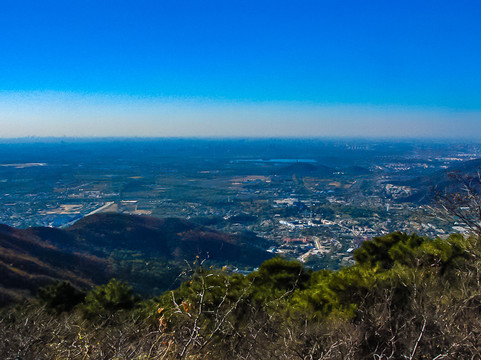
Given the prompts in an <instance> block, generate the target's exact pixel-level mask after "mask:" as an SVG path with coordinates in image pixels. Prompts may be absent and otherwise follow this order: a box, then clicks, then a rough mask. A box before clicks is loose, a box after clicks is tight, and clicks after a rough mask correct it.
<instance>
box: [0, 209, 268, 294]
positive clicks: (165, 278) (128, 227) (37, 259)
mask: <svg viewBox="0 0 481 360" xmlns="http://www.w3.org/2000/svg"><path fill="white" fill-rule="evenodd" d="M263 246H265V240H263V239H259V238H256V237H252V236H240V235H229V234H225V233H221V232H218V231H214V230H211V229H208V228H206V227H203V226H200V225H197V224H194V223H192V222H189V221H187V220H182V219H177V218H166V219H160V218H154V217H148V216H135V215H123V214H108V213H103V214H95V215H91V216H88V217H85V218H83V219H81V220H80V221H78V222H77V223H76V224H74V225H72V226H70V227H69V228H67V229H55V228H40V227H39V228H30V229H25V230H21V229H15V228H12V227H9V226H7V225H0V303H6V302H9V301H10V300H12V297H13V295H12V294H17V295H18V296H22V295H29V294H34V293H35V291H36V289H37V288H38V287H39V286H44V285H46V284H48V283H51V282H53V281H55V280H68V281H70V282H72V283H73V284H74V285H76V286H79V287H89V286H91V285H93V284H99V283H103V282H105V281H106V280H107V279H108V278H109V277H112V276H116V277H119V278H121V279H122V280H126V281H130V282H133V284H132V285H134V287H136V288H137V289H138V290H140V291H142V292H143V293H149V291H150V290H149V289H153V288H154V287H156V288H157V290H158V291H160V290H162V289H165V288H166V287H168V286H169V284H170V283H171V282H172V279H175V278H176V277H177V275H179V269H180V268H181V267H182V266H184V265H183V264H184V261H185V260H187V261H194V260H195V259H197V258H201V259H208V260H210V261H213V262H217V263H222V264H225V263H230V264H234V265H237V266H243V267H245V266H247V267H254V266H258V265H259V264H261V263H262V262H263V261H264V260H266V259H268V258H270V257H271V255H270V254H269V253H268V252H266V251H265V250H264V249H263V248H262V247H263ZM118 254H121V256H120V257H119V256H118ZM2 289H3V290H2Z"/></svg>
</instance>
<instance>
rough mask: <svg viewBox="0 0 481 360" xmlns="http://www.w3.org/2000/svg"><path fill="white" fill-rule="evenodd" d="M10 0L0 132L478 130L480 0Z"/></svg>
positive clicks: (425, 133) (1, 54)
mask: <svg viewBox="0 0 481 360" xmlns="http://www.w3.org/2000/svg"><path fill="white" fill-rule="evenodd" d="M0 7H1V8H0V125H1V130H0V131H1V132H0V137H17V136H32V135H33V136H63V135H66V136H126V135H133V136H230V137H232V136H343V135H344V136H382V137H393V136H402V137H417V136H419V137H477V138H481V65H480V64H481V21H480V20H479V19H481V4H480V3H479V2H477V1H456V2H454V1H442V0H438V1H368V0H366V1H341V0H340V1H333V0H331V1H321V0H319V1H259V0H258V1H250V0H243V1H234V0H231V1H209V0H203V1H178V0H177V1H119V0H117V1H101V0H97V1H88V0H84V1H73V0H72V1H48V0H47V1H22V0H11V1H10V0H7V1H2V3H1V4H0ZM477 134H480V135H477Z"/></svg>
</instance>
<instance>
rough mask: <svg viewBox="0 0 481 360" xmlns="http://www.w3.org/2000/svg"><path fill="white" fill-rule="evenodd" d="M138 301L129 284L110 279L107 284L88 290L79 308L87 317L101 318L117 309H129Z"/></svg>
mask: <svg viewBox="0 0 481 360" xmlns="http://www.w3.org/2000/svg"><path fill="white" fill-rule="evenodd" d="M138 301H139V298H138V296H137V295H135V293H134V292H133V290H132V288H131V287H130V286H129V285H127V284H126V283H124V282H120V281H118V280H116V279H112V280H110V281H109V283H108V284H106V285H100V286H97V287H95V288H93V289H92V290H91V291H89V292H88V293H87V295H86V296H85V302H84V304H83V306H82V307H81V309H82V312H83V314H84V316H85V317H87V318H95V317H101V318H102V317H106V316H109V315H111V314H112V313H114V312H116V311H119V310H130V309H132V308H133V307H134V305H135V304H136V303H137V302H138Z"/></svg>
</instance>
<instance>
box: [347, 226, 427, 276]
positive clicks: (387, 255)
mask: <svg viewBox="0 0 481 360" xmlns="http://www.w3.org/2000/svg"><path fill="white" fill-rule="evenodd" d="M426 240H427V239H426V238H423V237H420V236H418V235H416V234H412V235H407V234H405V233H401V232H394V233H391V234H387V235H384V236H378V237H374V238H373V239H372V240H368V241H364V242H363V243H362V245H361V247H360V248H359V249H357V250H355V251H354V260H356V262H357V263H358V264H359V265H361V266H367V267H371V268H376V267H379V268H380V269H383V270H388V269H390V268H391V267H392V266H393V265H394V263H396V262H399V263H402V264H405V265H413V261H414V258H415V255H414V251H415V249H416V248H418V247H419V246H420V245H421V244H422V243H423V242H424V241H426Z"/></svg>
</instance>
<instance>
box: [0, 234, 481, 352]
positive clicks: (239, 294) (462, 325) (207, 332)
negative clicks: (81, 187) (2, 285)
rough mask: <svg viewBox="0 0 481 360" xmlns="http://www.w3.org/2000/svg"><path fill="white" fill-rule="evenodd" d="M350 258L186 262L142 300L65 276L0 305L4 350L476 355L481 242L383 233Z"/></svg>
mask: <svg viewBox="0 0 481 360" xmlns="http://www.w3.org/2000/svg"><path fill="white" fill-rule="evenodd" d="M354 258H355V260H356V264H355V265H353V266H350V267H346V268H343V269H341V270H338V271H327V270H323V271H315V272H313V271H310V270H308V269H305V268H304V267H303V266H302V265H301V264H300V263H297V262H294V261H287V260H284V259H281V258H274V259H270V260H267V261H266V262H264V263H263V264H262V266H260V268H259V269H258V270H257V271H254V272H252V273H250V274H248V275H246V276H244V275H240V274H230V273H227V272H225V271H223V270H222V269H215V268H211V267H206V266H205V263H204V262H203V261H202V260H201V259H197V260H194V262H193V263H191V270H190V273H189V274H190V277H189V278H188V279H187V280H186V281H184V282H183V283H182V284H181V286H180V287H179V288H177V289H176V290H173V291H168V292H166V293H164V294H163V295H161V296H159V297H154V298H148V299H141V298H140V297H138V296H136V295H135V294H134V293H133V291H132V290H131V288H130V287H129V286H128V285H127V284H125V283H122V282H119V281H116V280H112V281H110V282H109V283H108V284H107V285H102V286H98V287H95V288H93V289H92V290H90V291H89V292H87V293H84V292H81V291H78V290H76V289H75V288H74V287H72V286H71V285H69V284H65V283H59V284H56V285H54V286H50V287H47V288H44V289H43V290H42V291H40V293H39V297H38V299H37V300H35V301H31V302H28V303H24V304H21V305H18V306H16V307H15V308H9V309H4V310H3V313H2V315H1V319H2V321H1V322H0V333H2V334H3V336H2V337H3V339H5V341H4V342H3V343H2V344H0V347H1V348H0V354H2V356H3V358H6V359H53V358H62V359H63V358H65V359H67V358H68V359H134V358H135V359H227V358H228V359H478V358H480V354H481V343H480V342H479V334H480V332H481V326H480V321H481V290H480V289H481V288H480V286H479V284H480V280H481V276H480V273H481V272H480V270H481V244H480V239H479V238H478V237H476V236H471V237H468V238H464V237H463V236H461V235H451V236H450V237H448V238H447V239H446V240H441V239H428V238H424V237H419V236H417V235H415V234H412V235H409V234H404V233H392V234H389V235H385V236H383V237H376V238H374V239H372V240H370V241H365V242H364V243H363V244H362V246H361V247H360V248H359V249H358V250H356V251H355V253H354Z"/></svg>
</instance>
